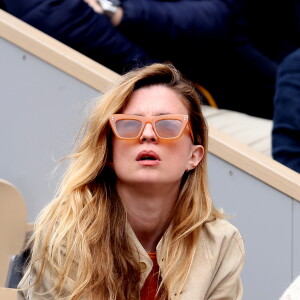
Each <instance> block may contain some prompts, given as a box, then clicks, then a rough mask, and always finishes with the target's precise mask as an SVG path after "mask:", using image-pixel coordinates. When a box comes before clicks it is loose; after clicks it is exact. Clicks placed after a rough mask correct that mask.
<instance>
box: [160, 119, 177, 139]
mask: <svg viewBox="0 0 300 300" xmlns="http://www.w3.org/2000/svg"><path fill="white" fill-rule="evenodd" d="M181 127H182V122H181V121H180V120H160V121H157V122H156V123H155V128H156V131H157V133H158V135H159V136H160V137H162V138H174V137H177V136H178V135H179V133H180V130H181Z"/></svg>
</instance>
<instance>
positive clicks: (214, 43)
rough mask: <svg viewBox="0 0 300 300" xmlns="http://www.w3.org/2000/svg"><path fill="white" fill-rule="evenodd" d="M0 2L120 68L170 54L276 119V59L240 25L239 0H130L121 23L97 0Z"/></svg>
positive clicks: (192, 73)
mask: <svg viewBox="0 0 300 300" xmlns="http://www.w3.org/2000/svg"><path fill="white" fill-rule="evenodd" d="M1 1H2V5H3V6H4V9H6V10H7V11H8V12H10V13H11V14H13V15H15V16H17V17H18V18H20V19H22V20H23V21H25V22H27V23H29V24H31V25H32V26H34V27H36V28H38V29H40V30H42V31H43V32H46V33H47V34H49V35H50V36H53V37H54V38H56V39H58V40H59V41H61V42H63V43H65V44H67V45H68V46H70V47H72V48H74V49H76V50H78V51H80V52H81V53H83V54H85V55H87V56H89V57H90V58H92V59H94V60H96V61H98V62H100V63H101V64H103V65H105V66H107V67H108V68H110V69H112V70H114V71H116V72H118V73H120V74H123V73H125V72H127V71H128V70H130V69H132V68H134V67H136V66H143V65H148V64H151V63H154V62H165V61H169V62H172V63H173V64H174V65H175V66H176V68H178V69H179V70H181V72H182V73H184V74H185V76H186V77H188V78H189V79H191V80H193V81H195V82H198V83H200V84H201V85H202V86H204V87H205V88H206V89H208V91H209V92H210V93H211V94H212V96H213V98H214V99H215V100H216V102H217V104H218V106H219V107H220V108H227V109H231V110H236V111H241V112H245V113H248V114H251V115H255V116H260V117H265V118H272V113H273V96H274V83H275V74H276V63H274V62H273V61H272V60H270V59H269V58H268V57H266V56H265V55H263V54H262V53H260V52H259V51H258V50H257V49H256V48H255V47H254V46H253V44H252V43H251V41H250V40H249V39H248V38H247V36H246V35H245V32H244V30H243V28H242V26H239V23H240V22H239V19H240V14H241V9H240V5H239V2H240V0H193V1H191V0H179V1H165V0H138V1H137V0H123V1H121V8H120V9H122V10H123V12H124V13H123V15H122V18H121V19H120V20H119V24H118V23H115V22H113V23H112V22H111V20H110V19H111V18H112V19H113V17H112V16H111V12H110V13H108V14H104V13H101V10H100V9H99V5H98V8H97V7H95V1H94V0H91V1H94V2H93V5H91V6H92V8H91V7H89V6H88V4H87V3H85V2H84V1H83V0H64V1H56V0H44V1H40V0H26V1H25V0H18V1H17V0H0V2H1ZM86 1H87V2H89V3H90V0H86ZM94 9H95V11H94Z"/></svg>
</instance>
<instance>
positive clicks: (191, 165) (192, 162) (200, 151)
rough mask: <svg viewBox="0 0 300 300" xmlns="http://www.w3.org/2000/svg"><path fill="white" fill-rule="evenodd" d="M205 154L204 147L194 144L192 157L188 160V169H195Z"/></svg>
mask: <svg viewBox="0 0 300 300" xmlns="http://www.w3.org/2000/svg"><path fill="white" fill-rule="evenodd" d="M203 155H204V148H203V146H201V145H193V146H192V151H191V155H190V159H189V160H188V161H187V166H186V169H187V170H192V169H195V168H196V167H197V166H198V164H199V163H200V161H201V160H202V158H203Z"/></svg>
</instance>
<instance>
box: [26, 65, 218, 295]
mask: <svg viewBox="0 0 300 300" xmlns="http://www.w3.org/2000/svg"><path fill="white" fill-rule="evenodd" d="M150 85H164V86H166V87H169V88H170V89H172V90H174V91H175V92H176V93H178V95H180V96H182V97H181V98H182V99H183V103H184V105H186V107H187V109H188V111H189V116H190V122H191V127H192V131H193V134H194V138H195V144H201V145H203V147H204V149H205V152H206V150H207V125H206V122H205V119H204V117H203V115H202V112H201V106H200V99H199V97H198V94H197V92H196V91H195V89H194V88H193V86H192V85H191V84H190V83H189V82H188V81H186V80H184V79H183V78H182V76H181V74H180V73H179V72H178V71H177V70H176V69H175V68H174V67H173V66H170V65H163V64H154V65H151V66H148V67H144V68H141V69H137V70H134V71H131V72H129V73H127V74H126V75H124V76H122V77H121V78H120V80H119V81H118V82H117V83H116V84H115V85H114V86H113V87H112V88H111V89H110V90H109V91H108V92H107V93H105V94H104V95H103V96H102V97H101V100H99V101H98V102H97V104H96V106H95V107H94V109H93V111H92V113H91V115H90V117H89V120H88V122H87V124H86V127H85V131H84V134H83V137H82V140H81V143H80V144H79V146H78V147H77V150H76V151H75V152H74V153H73V154H72V155H70V156H69V159H70V164H69V168H68V170H67V172H66V174H65V176H64V178H63V180H62V182H61V185H60V187H59V190H58V193H57V197H56V198H55V199H54V200H53V201H52V202H51V203H50V204H49V205H48V206H47V207H46V208H45V209H44V210H43V211H42V212H41V214H40V216H39V218H38V220H37V222H36V227H35V232H34V235H33V237H32V256H31V261H30V264H29V268H30V267H32V265H34V266H35V267H36V266H37V265H38V270H37V275H36V278H35V282H34V283H33V287H36V289H37V290H38V288H37V287H38V285H39V283H40V281H41V280H42V278H43V276H44V274H45V272H46V271H48V272H50V273H51V274H53V277H54V278H53V281H54V284H53V287H52V288H53V291H52V292H55V293H56V295H57V297H56V298H55V299H60V298H63V297H67V299H70V300H77V299H79V298H80V297H81V296H85V297H88V299H93V300H94V299H116V300H128V299H138V298H139V290H140V286H139V284H138V283H139V281H140V274H141V270H140V266H139V262H138V261H137V259H136V258H135V256H134V254H133V252H134V251H133V245H132V244H131V241H130V239H129V238H128V236H127V234H126V224H127V219H126V211H125V209H124V207H123V205H122V203H121V201H120V198H119V196H118V193H117V191H116V187H115V183H116V176H115V174H114V172H113V170H112V168H111V166H110V165H111V154H110V152H111V138H112V132H111V129H110V126H109V117H110V116H111V115H112V114H115V113H118V112H121V111H122V110H123V109H124V108H125V107H126V105H127V103H128V101H129V98H130V96H131V94H132V93H133V92H134V91H135V90H137V89H139V88H141V87H144V86H150ZM212 216H213V217H222V215H221V214H220V213H219V212H218V211H217V210H215V209H214V207H213V205H212V202H211V199H210V196H209V193H208V188H207V171H206V153H205V154H204V157H203V159H202V161H201V162H200V164H199V165H198V166H197V167H196V168H195V169H193V170H191V171H189V172H187V173H185V175H184V176H183V178H182V183H181V187H180V192H179V197H178V200H177V201H176V207H175V208H174V212H173V215H172V220H171V224H170V226H169V229H168V236H166V235H165V236H163V248H164V249H166V253H165V256H164V257H165V259H164V263H163V265H162V266H161V277H162V281H161V285H160V295H162V298H164V299H170V294H171V291H172V293H174V292H175V293H178V294H180V292H181V291H182V288H183V286H184V284H185V281H186V278H187V275H188V272H189V269H190V266H191V264H192V260H193V255H194V252H195V249H196V245H197V242H198V240H199V236H200V234H201V228H202V225H203V224H204V223H205V222H206V221H207V220H208V219H209V218H210V217H212ZM49 268H50V270H48V269H49ZM72 272H73V273H72ZM74 272H75V274H76V273H77V274H76V275H74ZM70 274H73V275H72V278H73V279H74V287H73V289H72V290H71V293H70V294H69V295H65V293H64V286H65V285H66V282H67V276H69V275H70Z"/></svg>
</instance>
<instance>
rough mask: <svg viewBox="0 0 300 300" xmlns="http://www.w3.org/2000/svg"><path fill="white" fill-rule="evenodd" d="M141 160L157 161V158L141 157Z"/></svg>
mask: <svg viewBox="0 0 300 300" xmlns="http://www.w3.org/2000/svg"><path fill="white" fill-rule="evenodd" d="M140 160H156V158H154V157H152V156H144V157H141V158H140Z"/></svg>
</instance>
